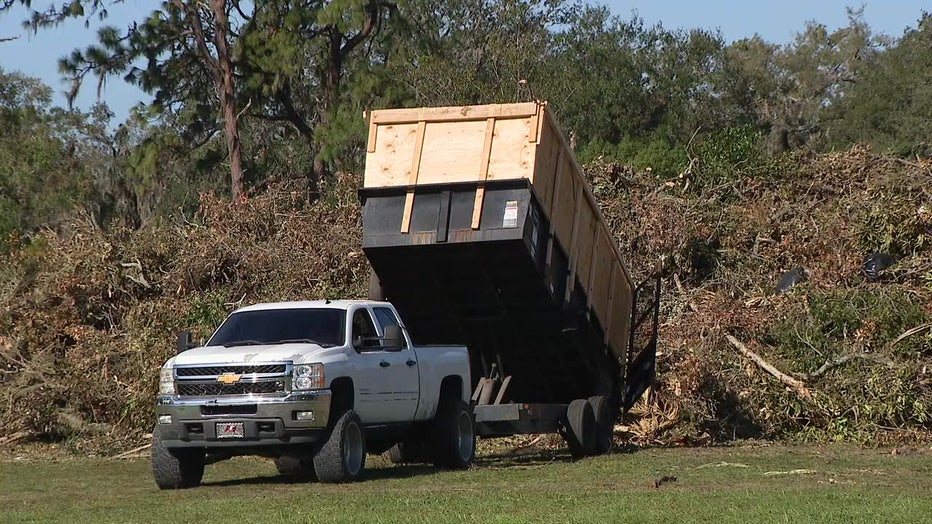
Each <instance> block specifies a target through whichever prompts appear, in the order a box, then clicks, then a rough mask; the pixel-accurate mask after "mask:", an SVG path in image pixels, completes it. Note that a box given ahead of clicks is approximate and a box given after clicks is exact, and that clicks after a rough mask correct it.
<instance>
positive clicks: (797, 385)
mask: <svg viewBox="0 0 932 524" xmlns="http://www.w3.org/2000/svg"><path fill="white" fill-rule="evenodd" d="M725 339H726V340H728V342H729V343H730V344H731V345H732V346H734V348H735V349H737V350H738V351H739V352H740V353H741V354H742V355H744V356H746V357H748V358H749V359H750V360H751V361H752V362H754V363H755V364H757V365H758V366H759V367H760V368H761V369H763V370H764V371H766V372H767V373H770V374H771V375H773V376H774V377H776V378H777V379H778V380H779V381H780V382H783V383H784V384H786V385H787V386H790V387H791V388H793V390H794V391H796V395H797V396H799V398H801V399H803V400H812V392H810V391H809V388H807V387H806V385H805V384H803V383H802V381H799V380H796V379H795V378H793V377H791V376H789V375H787V374H786V373H784V372H782V371H780V370H779V369H777V368H776V366H774V365H773V364H771V363H769V362H767V361H766V360H764V359H763V358H761V356H760V355H758V354H757V353H755V352H753V351H751V350H750V349H748V348H747V347H746V346H745V345H744V344H742V343H741V341H739V340H738V339H736V338H735V337H733V336H731V335H729V334H727V333H726V334H725Z"/></svg>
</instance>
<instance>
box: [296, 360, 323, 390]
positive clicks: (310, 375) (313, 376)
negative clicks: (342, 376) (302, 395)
mask: <svg viewBox="0 0 932 524" xmlns="http://www.w3.org/2000/svg"><path fill="white" fill-rule="evenodd" d="M323 387H324V365H323V364H296V365H295V367H294V372H293V374H292V376H291V389H293V390H295V391H304V390H308V389H323Z"/></svg>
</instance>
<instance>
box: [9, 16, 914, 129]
mask: <svg viewBox="0 0 932 524" xmlns="http://www.w3.org/2000/svg"><path fill="white" fill-rule="evenodd" d="M594 3H604V4H606V5H608V6H609V8H610V9H611V10H612V12H613V13H614V14H616V15H618V16H620V17H622V18H625V19H627V18H630V17H631V15H632V13H633V12H637V14H638V15H639V16H640V17H641V18H643V19H644V20H645V21H646V22H647V23H648V24H653V23H656V22H661V23H663V25H664V27H667V28H671V29H673V28H686V29H689V28H695V27H701V28H706V29H716V28H718V29H720V30H721V31H722V34H723V35H724V37H725V38H726V40H729V41H732V40H737V39H741V38H744V37H750V36H753V35H754V34H759V35H761V36H762V37H763V38H764V39H765V40H768V41H771V42H778V43H785V42H789V41H791V40H792V39H793V35H794V34H795V33H797V32H799V31H802V29H803V28H804V27H805V23H806V21H808V20H816V21H818V22H821V23H824V24H825V25H827V26H828V27H829V28H830V29H835V28H838V27H841V26H844V25H845V24H846V22H847V17H846V13H845V7H846V6H854V7H858V6H861V5H862V4H863V5H864V13H865V18H866V20H867V22H868V24H870V26H871V28H873V29H874V30H875V31H877V32H881V33H886V34H888V35H891V36H900V35H902V33H903V30H904V29H906V28H907V27H915V26H916V23H917V21H918V20H919V17H920V16H921V14H922V11H923V9H925V10H928V11H932V2H930V0H883V1H880V0H873V1H869V2H852V1H850V0H782V1H781V2H773V1H754V0H745V1H740V0H691V1H690V0H609V1H606V2H594ZM45 4H46V3H45V2H42V1H41V0H33V7H36V8H41V7H42V6H43V5H45ZM157 5H158V4H157V3H156V2H155V1H153V0H125V3H124V4H123V5H117V6H115V7H113V9H111V10H110V17H109V19H108V22H107V23H109V24H111V25H115V26H117V27H122V26H125V25H127V24H129V23H130V22H131V21H132V20H134V19H138V18H141V17H142V16H144V15H145V14H146V13H147V12H148V11H150V10H151V9H153V8H154V7H156V6H157ZM26 15H27V11H26V10H25V9H15V10H13V11H12V12H10V13H4V14H0V39H2V38H10V37H16V36H18V37H19V38H18V39H16V40H14V41H11V42H0V67H2V68H3V69H4V70H5V71H7V72H10V71H22V72H24V73H26V74H28V75H30V76H36V77H39V78H41V79H42V80H43V81H45V83H46V84H48V85H49V86H51V87H52V88H53V89H54V90H55V92H56V98H55V103H57V104H59V105H64V104H65V97H64V92H65V91H66V90H67V88H68V86H67V85H66V84H65V83H64V82H62V81H61V77H60V75H59V74H58V66H57V60H58V58H59V57H61V56H64V55H66V54H68V53H69V52H70V51H71V50H72V49H74V48H75V47H85V46H87V45H88V44H90V43H93V41H94V40H95V31H94V29H95V26H94V25H93V24H92V26H91V28H90V29H85V27H84V25H83V24H82V23H80V22H76V21H72V22H71V23H66V24H65V25H64V26H63V27H59V28H56V29H51V30H43V31H40V32H39V34H38V35H30V34H27V33H24V32H23V30H22V29H21V27H20V23H21V22H22V20H23V19H24V18H25V17H26ZM101 95H102V97H103V99H104V100H106V101H107V103H108V104H109V105H110V107H111V108H112V109H113V110H114V112H116V114H117V116H118V118H120V119H122V118H123V117H125V115H126V114H127V113H128V111H129V108H130V107H132V106H133V105H134V104H136V103H138V102H139V101H146V100H148V96H147V95H146V94H145V93H143V92H141V91H139V90H138V89H136V88H135V87H132V86H129V85H127V84H126V83H124V82H123V81H122V80H121V79H119V78H111V79H109V81H108V82H107V84H106V85H105V86H104V89H103V91H102V93H101ZM96 99H97V90H96V82H89V83H88V84H86V85H85V87H84V88H83V89H82V92H81V94H80V95H79V98H78V101H77V104H76V105H77V106H78V107H80V108H83V109H87V108H89V107H90V106H91V105H92V104H93V103H94V101H95V100H96Z"/></svg>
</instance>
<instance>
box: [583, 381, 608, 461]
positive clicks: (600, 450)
mask: <svg viewBox="0 0 932 524" xmlns="http://www.w3.org/2000/svg"><path fill="white" fill-rule="evenodd" d="M587 402H588V403H589V405H590V406H592V414H593V415H594V416H595V446H594V448H593V450H592V454H593V455H604V454H606V453H608V452H609V450H610V449H612V444H613V443H614V434H615V433H614V432H615V418H614V417H613V416H612V405H611V403H610V402H609V401H608V399H607V398H605V397H603V396H601V395H596V396H592V397H589V400H587Z"/></svg>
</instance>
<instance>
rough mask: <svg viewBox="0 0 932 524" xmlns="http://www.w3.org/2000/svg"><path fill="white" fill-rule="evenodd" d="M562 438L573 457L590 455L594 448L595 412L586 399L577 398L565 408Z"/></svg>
mask: <svg viewBox="0 0 932 524" xmlns="http://www.w3.org/2000/svg"><path fill="white" fill-rule="evenodd" d="M563 439H564V440H566V446H567V447H568V448H569V450H570V455H571V456H572V457H573V458H576V459H578V458H582V457H585V456H587V455H592V452H593V450H594V449H595V414H594V413H593V412H592V406H591V405H590V404H589V402H588V401H586V399H582V398H578V399H576V400H574V401H572V402H570V405H569V407H567V408H566V430H565V431H564V434H563Z"/></svg>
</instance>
